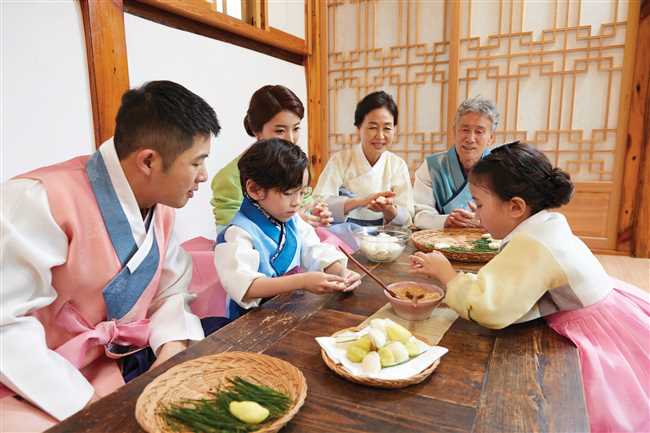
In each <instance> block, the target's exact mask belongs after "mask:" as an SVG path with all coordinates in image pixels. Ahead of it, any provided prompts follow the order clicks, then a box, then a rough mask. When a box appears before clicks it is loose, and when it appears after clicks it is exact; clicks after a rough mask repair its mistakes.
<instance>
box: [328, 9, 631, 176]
mask: <svg viewBox="0 0 650 433" xmlns="http://www.w3.org/2000/svg"><path fill="white" fill-rule="evenodd" d="M460 5H461V6H460V23H458V25H459V26H460V46H459V53H460V64H459V70H458V76H457V77H449V50H450V42H449V26H451V25H455V24H453V23H451V22H450V8H451V5H450V3H448V2H443V1H424V0H422V1H408V2H406V1H392V0H330V1H329V2H328V14H329V15H328V23H329V32H328V33H329V74H328V88H329V110H330V111H329V115H330V117H329V119H330V122H329V145H330V150H331V151H332V152H336V151H338V150H340V149H341V148H342V147H344V146H347V145H350V144H353V143H357V142H358V137H357V135H356V129H355V128H354V126H353V118H354V107H355V104H356V102H357V101H358V100H360V99H361V98H362V97H363V96H364V95H365V94H366V93H368V92H371V91H374V90H378V89H384V90H386V91H387V92H389V93H391V94H392V95H393V96H394V97H395V99H396V100H397V102H398V105H399V109H400V118H399V127H398V135H397V136H396V138H395V140H394V143H393V146H392V150H393V151H394V152H395V153H397V154H399V155H400V156H402V157H403V158H404V159H406V161H407V162H408V164H409V168H410V169H411V170H414V169H415V168H416V167H417V166H418V165H419V163H420V162H421V161H422V159H423V158H424V157H425V156H426V155H428V154H430V153H432V152H436V151H440V150H444V149H445V148H446V147H447V137H446V135H447V134H446V122H447V113H446V111H447V95H448V93H449V86H450V85H451V86H457V89H458V98H459V100H458V101H457V102H460V100H462V99H464V98H466V97H469V96H474V95H476V94H482V95H483V96H486V97H489V98H492V99H493V100H494V101H495V102H496V103H497V106H498V108H499V110H500V112H501V116H502V120H501V124H500V125H499V128H498V130H497V143H499V142H507V141H511V140H514V139H520V140H525V141H528V142H530V143H532V144H534V145H536V146H537V147H539V148H540V149H542V150H543V151H545V152H546V154H547V155H548V156H549V158H551V160H552V161H553V162H554V163H555V164H556V165H559V166H560V167H562V168H564V169H565V170H567V171H569V172H570V173H571V174H572V177H573V178H574V179H575V180H578V181H612V180H613V170H614V156H615V147H616V129H617V126H618V124H617V122H618V118H617V117H618V107H619V102H620V85H621V78H622V69H623V50H624V42H625V30H626V22H625V20H626V18H627V6H628V5H627V3H626V2H619V1H609V2H604V1H571V2H567V1H558V0H556V1H543V2H542V1H505V0H487V1H486V0H463V1H462V2H461V3H460ZM449 114H450V115H452V116H453V114H454V113H449Z"/></svg>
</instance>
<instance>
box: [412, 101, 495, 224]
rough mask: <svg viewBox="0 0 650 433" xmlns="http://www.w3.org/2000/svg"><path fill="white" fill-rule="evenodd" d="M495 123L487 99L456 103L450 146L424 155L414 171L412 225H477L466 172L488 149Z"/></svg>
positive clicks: (492, 140)
mask: <svg viewBox="0 0 650 433" xmlns="http://www.w3.org/2000/svg"><path fill="white" fill-rule="evenodd" d="M498 125H499V112H498V111H497V108H496V106H495V105H494V103H493V102H492V101H490V100H489V99H486V98H483V97H481V96H476V97H474V98H470V99H467V100H465V101H464V102H463V103H462V104H460V106H459V107H458V110H457V111H456V118H455V121H454V131H455V134H454V139H455V143H454V146H453V147H451V148H450V149H449V150H447V151H444V152H439V153H434V154H433V155H431V156H428V157H427V158H425V159H424V162H423V163H422V165H420V167H419V168H418V169H417V171H416V172H415V183H414V187H413V195H414V199H415V219H414V223H415V225H416V226H418V227H419V228H422V229H437V228H443V227H475V226H478V225H479V221H478V220H477V219H476V217H475V215H474V211H475V209H476V206H475V205H474V202H473V201H472V195H471V193H470V192H469V187H468V184H467V174H468V173H469V171H470V170H471V169H472V167H474V165H475V164H476V163H477V162H478V161H480V160H481V158H483V157H484V156H485V155H487V154H488V153H489V152H490V150H489V146H491V145H492V144H493V143H494V137H495V136H494V131H495V130H496V129H497V126H498Z"/></svg>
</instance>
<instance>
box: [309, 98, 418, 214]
mask: <svg viewBox="0 0 650 433" xmlns="http://www.w3.org/2000/svg"><path fill="white" fill-rule="evenodd" d="M397 115H398V111H397V104H396V103H395V101H394V100H393V98H392V97H391V96H390V95H389V94H388V93H386V92H384V91H379V92H373V93H370V94H369V95H366V97H364V98H363V99H362V100H361V101H360V102H359V103H358V104H357V107H356V110H355V113H354V126H356V127H357V129H358V131H359V137H360V138H361V144H360V145H358V146H353V147H351V148H350V149H346V150H343V151H341V152H339V153H337V154H335V155H334V156H332V158H331V159H330V160H329V161H328V163H327V166H326V167H325V170H323V173H322V174H321V175H320V178H319V179H318V184H317V185H316V189H315V190H314V194H315V195H318V196H320V197H322V198H323V199H324V200H325V202H326V203H327V205H328V206H329V208H330V210H331V211H332V216H333V217H334V222H335V223H343V222H345V221H347V222H351V223H355V224H359V225H364V226H368V225H381V224H389V223H390V224H395V225H408V224H410V223H411V218H412V215H413V212H414V210H413V209H414V207H413V190H412V188H411V180H410V177H409V172H408V167H407V165H406V162H404V160H403V159H402V158H400V157H399V156H397V155H395V154H394V153H392V152H390V151H389V150H388V147H389V146H390V145H391V143H392V142H393V138H394V136H395V128H396V127H397Z"/></svg>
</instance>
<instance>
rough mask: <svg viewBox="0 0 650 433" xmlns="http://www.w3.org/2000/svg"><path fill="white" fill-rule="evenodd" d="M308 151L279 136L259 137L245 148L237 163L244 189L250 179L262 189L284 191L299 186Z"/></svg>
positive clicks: (244, 189) (305, 166)
mask: <svg viewBox="0 0 650 433" xmlns="http://www.w3.org/2000/svg"><path fill="white" fill-rule="evenodd" d="M307 162H308V161H307V155H305V152H303V151H302V149H301V148H300V147H298V146H296V145H295V144H292V143H290V142H288V141H287V140H283V139H281V138H271V139H268V140H260V141H258V142H256V143H255V144H253V145H252V146H251V147H249V148H248V150H247V151H246V152H244V154H243V155H242V157H241V158H240V159H239V162H238V163H237V167H239V180H240V182H241V187H242V190H243V191H246V181H247V180H248V179H251V180H252V181H254V182H255V183H256V184H257V185H258V186H260V187H261V188H264V189H272V188H275V189H277V190H279V191H282V192H285V191H288V190H290V189H294V188H299V187H301V186H302V180H303V176H304V173H305V169H306V168H307Z"/></svg>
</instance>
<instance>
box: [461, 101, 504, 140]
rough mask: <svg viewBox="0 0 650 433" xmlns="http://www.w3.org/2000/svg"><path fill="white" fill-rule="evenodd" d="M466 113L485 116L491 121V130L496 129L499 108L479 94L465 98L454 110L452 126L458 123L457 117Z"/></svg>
mask: <svg viewBox="0 0 650 433" xmlns="http://www.w3.org/2000/svg"><path fill="white" fill-rule="evenodd" d="M467 113H478V114H482V115H484V116H485V117H487V118H488V119H489V120H490V122H492V132H494V131H496V130H497V126H499V117H500V116H499V110H497V107H496V105H494V102H492V101H491V100H489V99H487V98H484V97H482V96H481V95H477V96H474V97H473V98H469V99H465V100H464V101H463V102H462V103H461V104H460V105H459V106H458V110H456V118H455V119H454V126H455V125H456V124H457V123H458V119H460V118H461V117H463V116H464V115H466V114H467Z"/></svg>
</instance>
